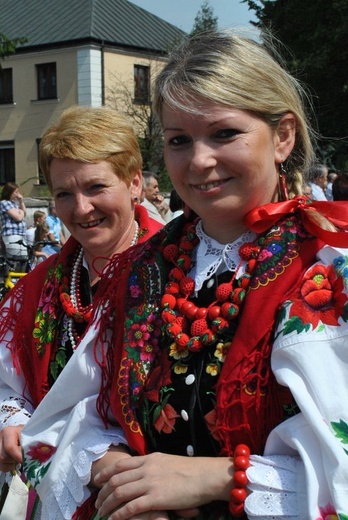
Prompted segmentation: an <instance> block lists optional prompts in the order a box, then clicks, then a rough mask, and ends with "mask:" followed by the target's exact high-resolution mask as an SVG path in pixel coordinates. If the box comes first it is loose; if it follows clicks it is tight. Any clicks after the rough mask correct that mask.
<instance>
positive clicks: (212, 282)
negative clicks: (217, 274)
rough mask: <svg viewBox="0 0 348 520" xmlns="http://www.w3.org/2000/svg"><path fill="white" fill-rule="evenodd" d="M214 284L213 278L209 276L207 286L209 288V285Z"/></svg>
mask: <svg viewBox="0 0 348 520" xmlns="http://www.w3.org/2000/svg"><path fill="white" fill-rule="evenodd" d="M213 285H214V278H210V280H209V281H208V282H207V288H208V289H210V287H213Z"/></svg>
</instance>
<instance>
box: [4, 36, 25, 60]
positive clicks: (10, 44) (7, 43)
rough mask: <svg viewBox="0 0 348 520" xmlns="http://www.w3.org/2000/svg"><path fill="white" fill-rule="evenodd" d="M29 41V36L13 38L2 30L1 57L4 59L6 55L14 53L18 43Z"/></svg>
mask: <svg viewBox="0 0 348 520" xmlns="http://www.w3.org/2000/svg"><path fill="white" fill-rule="evenodd" d="M27 41H28V40H27V38H13V39H11V38H9V37H8V36H6V35H5V34H4V33H1V32H0V59H3V58H5V57H6V56H9V55H10V54H13V53H14V52H16V47H17V45H22V44H23V43H26V42H27Z"/></svg>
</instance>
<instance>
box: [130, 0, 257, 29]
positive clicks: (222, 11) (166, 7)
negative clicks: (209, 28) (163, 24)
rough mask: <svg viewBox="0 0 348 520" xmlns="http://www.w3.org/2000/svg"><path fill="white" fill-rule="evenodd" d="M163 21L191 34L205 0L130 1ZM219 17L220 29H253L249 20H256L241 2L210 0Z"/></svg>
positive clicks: (234, 0)
mask: <svg viewBox="0 0 348 520" xmlns="http://www.w3.org/2000/svg"><path fill="white" fill-rule="evenodd" d="M129 1H130V2H132V3H133V4H136V5H139V6H140V7H142V8H143V9H146V10H147V11H149V12H150V13H153V14H155V15H156V16H159V17H160V18H162V19H163V20H166V21H167V22H170V23H172V24H173V25H176V26H177V27H179V28H180V29H182V30H183V31H186V32H190V31H191V29H192V27H193V24H194V21H195V17H196V15H197V13H198V11H199V10H200V8H201V6H202V4H203V0H129ZM209 4H210V6H211V7H212V9H213V11H214V15H215V16H217V17H218V26H219V28H226V27H241V26H242V27H245V26H247V27H249V28H250V27H251V26H250V24H249V23H248V22H249V20H255V16H253V15H254V11H249V10H248V7H247V4H246V3H241V2H240V0H209Z"/></svg>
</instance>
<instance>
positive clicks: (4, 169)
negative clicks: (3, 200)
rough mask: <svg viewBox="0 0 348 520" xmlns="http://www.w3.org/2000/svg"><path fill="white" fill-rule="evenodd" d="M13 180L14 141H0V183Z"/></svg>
mask: <svg viewBox="0 0 348 520" xmlns="http://www.w3.org/2000/svg"><path fill="white" fill-rule="evenodd" d="M15 180H16V173H15V150H14V141H0V184H6V182H15Z"/></svg>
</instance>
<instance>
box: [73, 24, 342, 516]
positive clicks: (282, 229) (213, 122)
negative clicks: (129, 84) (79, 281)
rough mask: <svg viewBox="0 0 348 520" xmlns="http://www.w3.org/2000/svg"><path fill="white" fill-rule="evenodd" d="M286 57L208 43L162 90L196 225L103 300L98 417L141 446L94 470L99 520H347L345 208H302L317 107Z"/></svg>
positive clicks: (141, 255)
mask: <svg viewBox="0 0 348 520" xmlns="http://www.w3.org/2000/svg"><path fill="white" fill-rule="evenodd" d="M268 49H270V51H269V52H268ZM273 56H276V53H275V50H274V48H272V47H268V43H267V42H266V41H264V40H263V42H262V43H261V41H253V40H250V39H246V38H243V37H242V36H239V35H237V34H234V33H233V32H232V33H229V32H223V31H222V32H219V31H217V32H215V31H213V32H207V33H201V34H199V35H197V36H196V37H193V38H192V37H191V38H187V39H185V40H184V41H183V42H182V44H181V45H180V46H179V48H178V49H173V51H172V53H171V54H170V55H169V57H168V61H167V62H166V65H165V66H164V68H163V69H162V70H161V72H160V73H159V75H158V77H157V78H156V79H155V83H154V92H153V102H154V109H155V111H156V112H157V114H158V115H159V119H160V122H161V124H162V127H163V132H164V158H165V164H166V167H167V171H168V174H169V177H170V179H171V182H172V184H173V187H174V188H175V190H176V191H177V192H178V194H179V195H180V197H181V198H182V200H183V201H184V203H185V205H187V206H188V207H189V208H191V210H192V215H187V218H186V217H185V216H184V215H182V216H181V217H178V218H176V219H174V220H172V221H171V222H170V223H169V224H167V225H166V226H165V227H164V229H163V230H161V231H160V232H159V233H157V234H156V235H155V236H154V237H152V238H150V239H149V240H148V241H147V242H146V244H140V245H138V246H136V247H135V248H134V249H132V250H129V251H127V252H125V253H123V254H122V255H120V256H119V257H117V258H116V259H114V261H112V262H110V264H109V265H108V266H107V269H106V271H105V273H104V276H103V279H102V281H101V284H100V287H99V290H98V295H97V299H98V305H99V306H100V307H101V308H100V314H99V315H100V317H101V318H100V320H96V328H95V335H94V339H93V340H90V342H91V345H95V343H97V344H98V345H100V346H102V347H104V348H103V350H104V357H102V359H103V360H104V362H102V363H101V372H102V386H101V389H100V393H99V398H98V401H97V406H98V410H99V413H100V416H101V417H102V418H103V420H104V422H105V424H106V425H107V426H108V427H112V425H113V424H115V423H116V424H119V425H121V426H122V427H123V429H124V432H125V434H126V437H127V445H128V449H126V448H125V449H124V453H123V456H122V459H120V460H114V461H113V462H111V463H110V465H109V466H108V467H104V468H103V469H102V470H101V471H100V469H98V470H96V471H98V472H97V473H96V472H95V468H94V467H93V469H92V473H93V475H94V482H95V483H96V484H97V485H102V486H103V487H102V489H101V490H100V491H99V493H98V498H97V500H96V502H95V505H96V508H97V512H98V515H99V516H98V518H100V517H102V518H103V517H106V518H109V519H110V520H121V519H122V520H127V519H128V520H130V519H135V518H137V519H138V518H141V519H142V520H144V519H147V520H148V519H152V520H153V519H154V518H156V520H159V519H160V520H163V519H166V518H168V517H169V518H170V519H175V518H183V517H184V518H193V517H195V518H197V519H200V520H201V519H206V520H208V519H213V518H219V519H220V520H221V519H230V520H231V519H235V518H249V520H251V519H252V520H256V519H265V518H272V519H279V520H281V519H284V518H291V519H303V520H309V519H310V520H317V519H324V518H328V517H330V518H335V519H338V518H340V519H343V518H346V517H347V515H348V493H347V483H348V441H347V435H346V432H347V428H348V409H347V407H346V406H343V405H342V403H345V402H346V399H347V395H348V378H347V366H348V349H347V344H348V233H347V230H348V207H347V205H346V204H345V203H344V202H320V203H319V202H317V201H314V202H312V201H310V200H309V199H307V198H305V197H304V196H303V192H302V187H303V184H304V174H305V172H306V171H307V170H308V167H309V165H310V164H311V162H312V160H313V156H314V154H313V147H312V144H311V131H310V127H309V125H308V122H307V119H306V111H305V109H304V106H303V102H302V99H306V97H305V95H304V94H303V90H302V88H301V86H300V85H299V83H298V82H297V81H296V80H295V78H294V77H292V76H291V75H290V74H289V73H288V72H287V71H285V70H284V68H282V67H281V65H279V63H278V61H277V60H276V59H275V58H274V57H273ZM326 216H327V217H328V218H327V217H326ZM333 381H334V384H333ZM118 456H120V454H116V455H115V459H116V458H117V457H118ZM93 505H94V504H93ZM79 518H87V516H83V514H82V511H81V514H80V516H79Z"/></svg>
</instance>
